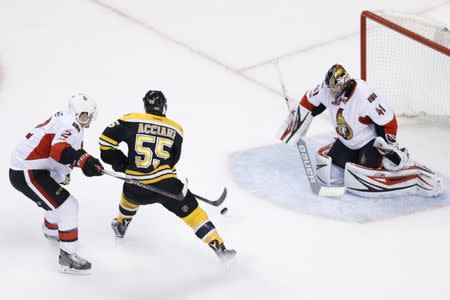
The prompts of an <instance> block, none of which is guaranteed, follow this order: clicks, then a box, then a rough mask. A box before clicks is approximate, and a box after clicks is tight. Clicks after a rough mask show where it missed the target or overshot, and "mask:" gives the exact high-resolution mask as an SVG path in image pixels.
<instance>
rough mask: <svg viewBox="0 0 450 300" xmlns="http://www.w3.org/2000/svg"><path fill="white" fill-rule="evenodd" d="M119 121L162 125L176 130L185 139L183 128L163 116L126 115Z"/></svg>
mask: <svg viewBox="0 0 450 300" xmlns="http://www.w3.org/2000/svg"><path fill="white" fill-rule="evenodd" d="M119 120H121V121H125V122H133V123H140V122H141V123H148V122H150V123H154V124H157V125H162V126H167V127H171V128H173V129H174V130H176V131H177V132H178V133H179V134H180V135H181V137H183V128H181V126H180V125H179V124H178V123H177V122H175V121H173V120H171V119H169V118H166V117H162V116H157V115H152V114H144V113H130V114H127V115H124V116H123V117H121V118H120V119H119Z"/></svg>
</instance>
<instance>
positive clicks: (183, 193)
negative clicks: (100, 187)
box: [102, 170, 227, 206]
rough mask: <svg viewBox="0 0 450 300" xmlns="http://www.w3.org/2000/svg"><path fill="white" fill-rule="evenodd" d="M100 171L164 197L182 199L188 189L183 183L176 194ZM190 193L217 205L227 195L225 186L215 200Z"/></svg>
mask: <svg viewBox="0 0 450 300" xmlns="http://www.w3.org/2000/svg"><path fill="white" fill-rule="evenodd" d="M102 173H103V174H106V175H109V176H111V177H114V178H117V179H120V180H123V181H125V182H127V183H129V184H134V185H136V186H138V187H141V188H143V189H146V190H149V191H152V192H155V193H158V194H161V195H163V196H166V197H169V198H172V199H175V200H178V201H182V200H183V199H184V197H186V193H187V190H188V185H187V183H186V184H184V187H183V190H182V191H181V192H179V193H178V194H173V193H169V192H167V191H165V190H163V189H160V188H158V187H156V186H152V185H148V184H144V183H142V182H140V181H138V180H134V179H131V178H128V177H126V176H121V175H118V174H116V173H114V172H111V171H107V170H102ZM192 194H193V195H194V197H195V198H196V199H198V200H200V201H203V202H205V203H208V204H210V205H212V206H219V205H221V204H222V203H223V202H224V201H225V198H226V197H227V188H224V189H223V192H222V194H221V195H220V197H219V198H217V199H216V200H210V199H207V198H205V197H202V196H199V195H196V194H194V193H192Z"/></svg>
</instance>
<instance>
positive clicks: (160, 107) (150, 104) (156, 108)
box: [142, 90, 167, 115]
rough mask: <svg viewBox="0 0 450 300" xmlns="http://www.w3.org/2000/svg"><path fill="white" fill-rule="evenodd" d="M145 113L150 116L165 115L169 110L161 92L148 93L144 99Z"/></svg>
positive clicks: (152, 91)
mask: <svg viewBox="0 0 450 300" xmlns="http://www.w3.org/2000/svg"><path fill="white" fill-rule="evenodd" d="M142 100H143V101H144V108H145V112H146V113H148V114H157V115H165V113H166V110H167V100H166V97H164V94H163V93H162V92H161V91H154V90H150V91H148V92H147V93H146V94H145V96H144V99H142Z"/></svg>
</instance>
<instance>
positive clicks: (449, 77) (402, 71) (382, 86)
mask: <svg viewBox="0 0 450 300" xmlns="http://www.w3.org/2000/svg"><path fill="white" fill-rule="evenodd" d="M449 47H450V32H449V30H448V29H447V28H446V26H445V25H444V24H441V23H438V22H436V21H433V20H429V19H426V18H423V17H420V16H416V15H412V14H405V13H398V12H384V11H380V12H371V11H363V12H362V13H361V78H362V79H364V80H367V81H368V83H369V84H370V85H371V86H373V88H374V89H375V90H376V91H378V92H379V93H380V94H381V95H382V96H383V97H384V98H385V100H386V101H387V102H388V103H390V104H391V106H392V107H393V109H394V111H395V112H396V113H397V114H398V115H403V116H422V115H425V116H438V117H449V116H450V49H449Z"/></svg>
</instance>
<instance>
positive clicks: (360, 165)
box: [280, 64, 441, 197]
mask: <svg viewBox="0 0 450 300" xmlns="http://www.w3.org/2000/svg"><path fill="white" fill-rule="evenodd" d="M325 109H328V111H329V113H330V117H331V122H332V123H333V126H334V127H335V130H336V133H337V139H336V140H335V141H334V143H332V144H331V145H327V146H324V147H322V148H321V149H319V150H318V152H317V154H316V157H317V177H318V179H319V180H320V181H322V182H323V183H324V184H327V185H329V184H330V183H331V164H333V165H335V166H338V167H340V168H342V169H345V175H344V180H345V186H346V187H347V190H348V191H350V192H353V193H356V194H359V195H363V196H368V197H372V196H373V197H380V196H395V195H401V194H416V193H418V194H420V195H423V196H436V195H438V194H439V193H440V192H441V189H440V178H439V177H437V176H436V174H434V173H433V172H432V171H430V170H429V169H428V168H425V167H424V166H419V165H417V164H414V163H412V162H410V161H409V154H408V151H407V150H406V149H405V148H400V147H399V145H398V143H397V141H396V135H397V120H396V117H395V114H394V112H393V111H392V109H391V108H390V107H389V105H388V104H387V103H386V102H385V101H384V100H383V99H382V97H380V95H378V94H377V93H375V92H374V91H373V90H372V89H371V88H370V87H369V86H368V84H367V82H365V81H364V80H362V79H351V78H350V76H349V75H348V73H347V71H346V70H345V69H344V68H343V67H342V66H341V65H339V64H335V65H333V66H332V67H331V68H330V69H329V70H328V72H327V74H326V76H325V80H324V81H323V82H322V83H320V84H318V85H317V86H315V87H314V88H312V89H311V90H308V91H307V92H306V94H305V95H304V96H303V98H302V99H301V100H300V102H299V104H298V107H297V108H296V109H295V110H293V111H292V112H291V114H290V115H289V117H288V119H287V120H286V122H285V126H284V127H283V128H282V133H281V135H280V139H281V140H283V141H284V142H286V143H288V142H294V143H295V142H297V141H298V140H299V139H301V138H302V137H303V136H304V135H305V133H306V131H307V129H308V127H309V125H310V123H311V121H312V118H313V117H314V116H317V115H318V114H320V113H322V112H323V111H324V110H325Z"/></svg>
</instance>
